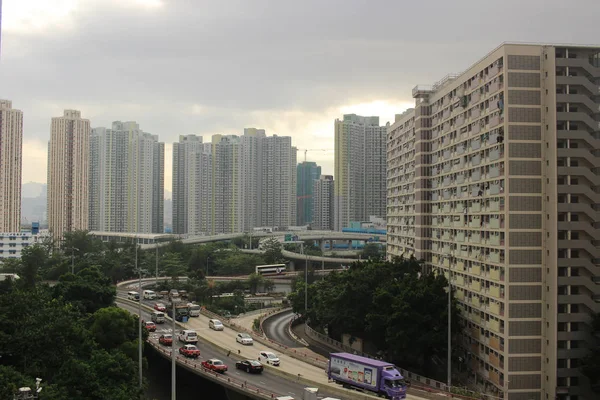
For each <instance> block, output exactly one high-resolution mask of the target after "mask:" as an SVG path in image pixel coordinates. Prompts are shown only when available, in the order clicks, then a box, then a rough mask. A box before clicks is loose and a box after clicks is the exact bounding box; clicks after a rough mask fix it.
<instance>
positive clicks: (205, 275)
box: [204, 256, 210, 278]
mask: <svg viewBox="0 0 600 400" xmlns="http://www.w3.org/2000/svg"><path fill="white" fill-rule="evenodd" d="M208 260H210V256H207V257H206V274H204V277H205V278H206V277H208Z"/></svg>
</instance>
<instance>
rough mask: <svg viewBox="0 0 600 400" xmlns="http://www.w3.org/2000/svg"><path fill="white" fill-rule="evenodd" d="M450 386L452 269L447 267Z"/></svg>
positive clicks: (450, 379) (449, 370)
mask: <svg viewBox="0 0 600 400" xmlns="http://www.w3.org/2000/svg"><path fill="white" fill-rule="evenodd" d="M451 387H452V270H451V269H450V268H448V391H450V388H451Z"/></svg>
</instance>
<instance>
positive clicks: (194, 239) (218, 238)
mask: <svg viewBox="0 0 600 400" xmlns="http://www.w3.org/2000/svg"><path fill="white" fill-rule="evenodd" d="M290 233H291V234H293V235H294V236H298V240H363V241H368V240H371V239H373V238H374V237H378V240H379V241H380V242H385V241H386V240H387V238H386V236H385V235H377V234H371V233H354V232H338V231H281V232H252V233H246V232H237V233H224V234H219V235H210V236H187V237H181V238H180V239H178V240H180V241H181V242H182V243H183V244H202V243H211V242H223V241H228V240H233V239H235V238H238V237H240V236H244V235H248V236H251V237H253V238H265V237H275V238H278V239H279V240H281V241H282V242H283V240H284V239H285V235H286V234H290ZM168 244H169V242H160V243H155V244H140V248H141V249H143V250H145V249H154V248H156V247H163V246H167V245H168Z"/></svg>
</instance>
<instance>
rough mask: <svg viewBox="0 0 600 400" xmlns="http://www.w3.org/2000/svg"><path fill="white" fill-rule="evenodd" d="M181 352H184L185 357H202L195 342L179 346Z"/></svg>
mask: <svg viewBox="0 0 600 400" xmlns="http://www.w3.org/2000/svg"><path fill="white" fill-rule="evenodd" d="M179 354H183V355H184V356H185V357H191V358H198V357H200V350H198V348H197V347H196V346H194V345H193V344H186V345H185V346H183V347H180V348H179Z"/></svg>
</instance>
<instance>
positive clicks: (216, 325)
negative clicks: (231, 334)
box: [208, 319, 225, 331]
mask: <svg viewBox="0 0 600 400" xmlns="http://www.w3.org/2000/svg"><path fill="white" fill-rule="evenodd" d="M208 327H209V328H210V329H213V330H215V331H222V330H223V329H225V328H224V326H223V323H222V322H221V321H219V320H218V319H211V320H209V321H208Z"/></svg>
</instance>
